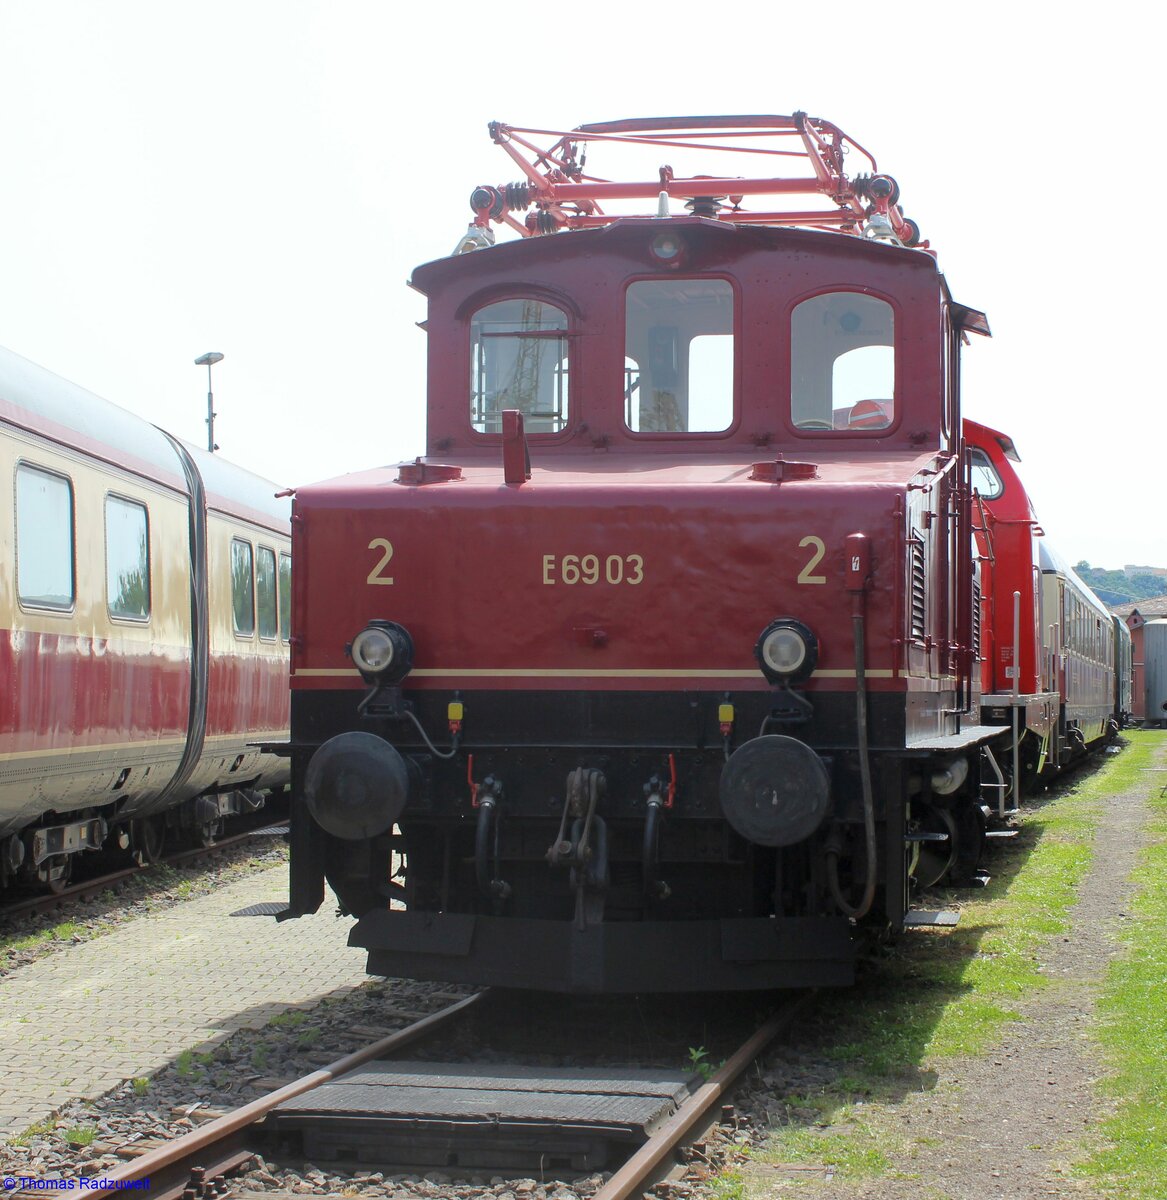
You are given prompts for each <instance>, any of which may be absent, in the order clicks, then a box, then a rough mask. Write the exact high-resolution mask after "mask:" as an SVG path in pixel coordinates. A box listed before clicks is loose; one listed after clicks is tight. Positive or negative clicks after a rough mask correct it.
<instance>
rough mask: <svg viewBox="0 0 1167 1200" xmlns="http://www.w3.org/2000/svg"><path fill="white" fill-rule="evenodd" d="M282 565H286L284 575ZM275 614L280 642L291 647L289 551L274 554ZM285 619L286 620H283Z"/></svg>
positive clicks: (290, 569)
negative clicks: (286, 568)
mask: <svg viewBox="0 0 1167 1200" xmlns="http://www.w3.org/2000/svg"><path fill="white" fill-rule="evenodd" d="M284 563H287V564H288V570H287V574H285V573H284ZM285 596H286V599H285ZM276 613H277V617H278V620H279V627H280V641H281V642H283V643H284V644H285V645H291V642H292V552H291V551H290V550H279V551H278V552H277V554H276ZM285 617H286V618H287V620H285V619H284V618H285Z"/></svg>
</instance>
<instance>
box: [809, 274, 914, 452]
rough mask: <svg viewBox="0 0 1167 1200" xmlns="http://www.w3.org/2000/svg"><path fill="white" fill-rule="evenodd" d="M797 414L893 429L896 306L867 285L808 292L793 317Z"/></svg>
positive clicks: (820, 422)
mask: <svg viewBox="0 0 1167 1200" xmlns="http://www.w3.org/2000/svg"><path fill="white" fill-rule="evenodd" d="M790 343H791V345H790V364H791V372H790V374H791V378H790V417H791V421H792V422H793V424H794V427H795V428H796V429H802V430H806V431H807V432H815V431H827V430H832V431H845V432H849V433H861V432H863V431H866V430H878V429H887V428H888V427H889V426H890V425H891V424H892V422H893V421H894V420H895V314H894V313H893V311H892V307H891V305H890V304H888V303H886V302H885V301H883V300H880V299H878V298H876V297H875V296H866V295H863V294H862V293H860V292H829V293H827V294H825V295H821V296H813V297H811V299H809V300H804V301H803V302H802V303H801V304H800V305H798V307H797V308H795V310H794V312H793V314H792V315H791V319H790Z"/></svg>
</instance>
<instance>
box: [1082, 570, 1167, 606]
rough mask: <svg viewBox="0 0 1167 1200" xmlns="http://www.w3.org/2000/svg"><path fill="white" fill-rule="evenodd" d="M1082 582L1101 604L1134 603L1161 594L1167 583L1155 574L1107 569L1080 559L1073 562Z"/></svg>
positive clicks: (1165, 589)
mask: <svg viewBox="0 0 1167 1200" xmlns="http://www.w3.org/2000/svg"><path fill="white" fill-rule="evenodd" d="M1074 570H1075V571H1076V572H1077V573H1078V575H1079V577H1080V578H1081V579H1082V581H1083V583H1088V584H1089V585H1090V587H1091V588H1093V589H1094V592H1095V593H1096V594H1097V596H1098V599H1099V600H1101V601H1102V603H1103V604H1110V605H1115V604H1134V603H1137V602H1138V601H1139V600H1149V599H1150V598H1151V597H1152V596H1162V595H1163V593H1164V592H1165V591H1167V585H1165V584H1164V581H1163V580H1162V579H1161V578H1160V577H1159V576H1156V575H1133V576H1132V575H1128V574H1127V573H1126V572H1125V571H1123V570H1115V571H1108V570H1107V569H1106V568H1105V567H1092V566H1091V565H1090V564H1089V563H1088V562H1085V561H1082V562H1080V563H1075V564H1074Z"/></svg>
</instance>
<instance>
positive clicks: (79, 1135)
mask: <svg viewBox="0 0 1167 1200" xmlns="http://www.w3.org/2000/svg"><path fill="white" fill-rule="evenodd" d="M63 1136H64V1138H65V1141H66V1142H68V1143H69V1145H70V1146H74V1147H81V1146H91V1145H92V1144H93V1141H94V1139H95V1138H96V1137H97V1126H96V1125H78V1126H76V1127H75V1128H73V1129H66V1130H65V1132H64V1135H63Z"/></svg>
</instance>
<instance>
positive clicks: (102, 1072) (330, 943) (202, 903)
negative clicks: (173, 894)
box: [0, 866, 366, 1139]
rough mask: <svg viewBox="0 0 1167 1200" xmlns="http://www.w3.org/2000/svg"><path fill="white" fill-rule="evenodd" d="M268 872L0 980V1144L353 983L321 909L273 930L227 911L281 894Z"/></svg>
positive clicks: (284, 876) (348, 962)
mask: <svg viewBox="0 0 1167 1200" xmlns="http://www.w3.org/2000/svg"><path fill="white" fill-rule="evenodd" d="M287 886H288V869H287V867H286V866H279V867H273V868H272V869H271V870H270V871H264V872H263V873H262V874H259V875H253V876H250V877H249V878H247V879H243V880H240V881H239V882H237V883H234V884H231V885H230V886H228V887H225V888H223V889H221V890H220V891H217V892H213V893H211V894H210V895H208V896H202V897H200V898H199V899H197V900H190V901H188V902H186V903H185V904H179V905H177V906H175V907H174V908H170V909H167V910H166V911H164V912H160V913H156V914H153V915H151V916H146V917H140V918H138V919H137V920H134V921H129V922H127V923H126V924H125V925H122V926H121V927H119V928H117V929H115V930H113V931H112V932H111V933H108V934H106V935H104V936H103V937H99V938H95V939H94V940H93V941H91V942H85V943H81V944H79V945H76V946H73V947H70V948H69V949H67V950H61V951H60V952H58V953H57V954H53V955H50V956H49V957H47V958H44V959H41V960H40V961H39V962H35V963H32V964H31V965H29V966H27V967H21V968H20V969H19V970H17V971H14V972H13V973H12V974H11V975H9V976H7V977H5V978H4V979H0V1139H2V1138H5V1137H7V1136H9V1135H11V1134H12V1133H14V1132H16V1131H17V1130H20V1129H24V1128H26V1127H27V1126H28V1125H29V1124H31V1123H32V1122H33V1121H36V1120H39V1119H40V1118H42V1117H44V1116H46V1115H47V1114H48V1113H49V1112H51V1111H52V1109H53V1108H55V1107H56V1106H57V1105H59V1104H62V1103H64V1102H65V1101H66V1100H69V1099H72V1098H74V1097H91V1096H98V1095H100V1094H101V1093H103V1092H105V1091H107V1090H108V1089H109V1088H111V1087H114V1086H116V1085H117V1084H118V1083H120V1082H121V1081H122V1080H124V1079H129V1078H133V1077H134V1076H138V1075H147V1074H149V1073H150V1072H151V1071H154V1070H156V1069H157V1068H158V1067H161V1066H163V1065H164V1064H165V1063H167V1062H169V1061H170V1060H171V1059H173V1058H175V1057H176V1056H177V1055H178V1054H180V1053H181V1052H182V1051H183V1050H186V1049H191V1048H195V1047H198V1046H199V1045H200V1043H203V1042H206V1041H208V1040H212V1039H214V1040H221V1039H222V1038H224V1037H226V1036H229V1034H230V1033H232V1032H234V1031H235V1030H236V1029H241V1028H246V1027H250V1028H258V1027H260V1026H263V1025H265V1024H267V1022H268V1020H269V1019H270V1018H271V1017H272V1015H273V1014H275V1013H277V1012H279V1011H281V1010H282V1009H284V1008H287V1007H288V1006H290V1005H294V1004H302V1003H305V1002H308V1001H312V1000H315V999H317V998H318V997H321V996H325V995H327V994H328V993H330V992H335V991H336V990H337V989H338V988H344V989H351V988H352V987H355V986H356V985H358V984H360V983H361V982H363V981H364V979H365V978H366V975H365V970H364V967H365V952H364V951H363V950H359V949H350V948H349V947H348V946H347V945H346V944H345V943H346V940H347V937H348V930H349V928H350V925H351V922H350V921H348V920H344V921H338V920H337V919H336V917H335V915H334V912H335V907H334V906H333V905H330V904H328V903H326V904H324V905H322V906H321V910H320V912H318V913H317V914H316V915H315V916H312V917H301V918H300V919H299V920H298V921H286V922H284V923H282V924H277V923H276V922H275V920H274V919H273V918H271V917H237V918H234V919H233V918H231V917H230V914H231V913H232V912H234V911H235V910H236V909H240V908H244V907H246V906H247V905H250V904H256V903H259V902H261V901H265V900H283V899H285V898H286V896H287Z"/></svg>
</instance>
